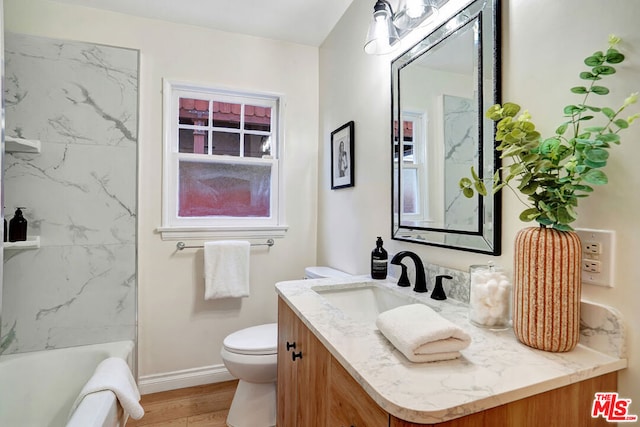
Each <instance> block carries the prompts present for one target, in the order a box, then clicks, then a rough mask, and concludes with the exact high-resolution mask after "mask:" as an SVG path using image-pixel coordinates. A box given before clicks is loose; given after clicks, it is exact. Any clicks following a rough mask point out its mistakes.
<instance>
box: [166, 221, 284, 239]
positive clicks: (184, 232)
mask: <svg viewBox="0 0 640 427" xmlns="http://www.w3.org/2000/svg"><path fill="white" fill-rule="evenodd" d="M288 228H289V227H288V226H286V225H280V226H269V227H158V228H156V232H158V233H160V235H161V236H162V240H207V239H211V240H221V239H244V240H248V239H260V240H266V239H281V238H283V237H284V235H285V234H286V232H287V229H288Z"/></svg>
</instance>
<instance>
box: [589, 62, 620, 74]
mask: <svg viewBox="0 0 640 427" xmlns="http://www.w3.org/2000/svg"><path fill="white" fill-rule="evenodd" d="M591 72H592V73H593V74H596V75H599V74H602V75H605V76H607V75H611V74H615V72H616V69H615V68H613V67H611V66H609V65H600V66H598V67H593V68H592V69H591Z"/></svg>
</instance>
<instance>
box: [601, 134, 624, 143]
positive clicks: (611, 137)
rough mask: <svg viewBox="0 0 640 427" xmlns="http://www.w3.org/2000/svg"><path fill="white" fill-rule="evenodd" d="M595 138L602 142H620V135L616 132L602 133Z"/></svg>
mask: <svg viewBox="0 0 640 427" xmlns="http://www.w3.org/2000/svg"><path fill="white" fill-rule="evenodd" d="M596 139H597V140H598V141H602V142H613V143H615V144H618V143H619V142H620V135H618V134H617V133H603V134H601V135H598V136H596Z"/></svg>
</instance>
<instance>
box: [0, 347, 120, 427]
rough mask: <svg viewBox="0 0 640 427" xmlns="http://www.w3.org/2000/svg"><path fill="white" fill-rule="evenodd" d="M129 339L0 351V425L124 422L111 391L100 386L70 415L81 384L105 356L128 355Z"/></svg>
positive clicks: (72, 426)
mask: <svg viewBox="0 0 640 427" xmlns="http://www.w3.org/2000/svg"><path fill="white" fill-rule="evenodd" d="M132 353H133V342H132V341H119V342H112V343H106V344H95V345H88V346H81V347H70V348H63V349H55V350H46V351H36V352H31V353H21V354H12V355H6V356H0V426H20V427H64V426H67V427H90V426H91V427H93V426H100V427H102V426H105V427H106V426H109V427H117V426H124V422H125V421H126V419H125V417H124V416H123V411H122V408H121V407H120V405H118V403H117V400H116V397H115V395H114V394H113V393H112V392H110V391H102V392H98V393H93V394H90V395H88V396H86V397H85V398H84V399H83V400H82V402H81V403H80V405H79V406H78V407H77V408H76V410H75V412H74V413H73V416H72V417H71V418H69V411H70V410H71V407H72V406H73V403H74V402H75V400H76V397H77V396H78V394H79V393H80V390H81V389H82V387H83V386H84V384H85V383H86V382H87V380H88V379H89V378H90V377H91V375H93V372H94V370H95V369H96V367H97V366H98V364H99V363H100V362H101V361H102V360H104V359H106V358H107V357H122V358H123V359H125V360H127V362H128V363H129V366H132V361H133V354H132Z"/></svg>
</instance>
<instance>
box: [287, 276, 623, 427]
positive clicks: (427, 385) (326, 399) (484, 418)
mask: <svg viewBox="0 0 640 427" xmlns="http://www.w3.org/2000/svg"><path fill="white" fill-rule="evenodd" d="M276 289H277V292H278V294H279V300H278V325H279V326H278V327H279V329H278V426H279V427H290V426H304V427H309V426H319V427H322V426H345V427H351V426H353V427H358V426H366V427H377V426H380V427H382V426H392V427H401V426H403V427H409V426H420V425H437V426H442V427H453V426H471V425H483V426H484V425H504V426H511V425H513V426H528V425H529V426H539V425H548V426H556V425H557V426H567V425H580V426H597V425H603V426H604V425H610V424H608V423H607V422H606V421H605V420H604V419H603V418H601V417H600V418H595V419H594V418H592V417H591V407H592V404H593V399H594V394H595V393H596V392H604V391H616V389H617V373H616V372H617V371H618V370H621V369H624V368H625V367H626V366H627V361H626V359H624V358H622V357H619V356H617V355H615V354H605V353H603V352H602V351H597V350H594V349H592V348H590V347H587V346H586V345H583V344H580V345H579V346H578V347H577V348H576V349H575V350H574V351H572V352H569V353H548V352H543V351H539V350H535V349H532V348H529V347H527V346H525V345H523V344H521V343H519V342H518V341H517V339H516V338H515V336H514V335H513V332H512V331H511V330H506V331H500V332H495V331H489V330H486V329H482V328H477V327H475V326H472V325H471V324H469V322H468V320H467V305H466V304H464V303H460V302H458V301H455V300H452V299H448V300H445V301H436V300H432V299H430V298H429V296H428V294H427V295H424V294H416V293H413V292H412V291H411V290H410V289H408V288H398V287H397V286H395V284H393V283H391V282H387V281H372V280H371V279H367V278H362V277H361V278H353V279H347V280H345V279H338V280H336V279H319V280H300V281H290V282H281V283H278V284H277V285H276ZM412 302H421V303H424V304H427V305H428V306H430V307H431V308H433V309H434V310H436V311H437V312H439V313H440V315H442V316H443V317H445V318H447V319H448V320H450V321H452V322H454V323H456V324H457V325H458V326H460V327H462V328H463V329H465V330H466V331H467V332H468V333H469V334H470V335H471V336H472V344H471V345H470V346H469V347H468V348H467V349H465V350H463V351H462V352H461V353H462V357H460V358H459V359H456V360H451V361H442V362H434V363H411V362H409V361H408V360H407V359H406V358H405V357H404V356H403V355H402V354H401V353H400V352H398V351H397V350H396V349H395V348H394V347H393V345H392V344H390V343H389V342H388V341H387V339H386V338H385V337H384V336H383V335H382V334H381V333H380V332H379V331H378V330H377V328H376V326H375V316H376V315H377V312H379V311H384V310H385V309H389V308H393V306H398V305H401V304H407V303H412Z"/></svg>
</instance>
